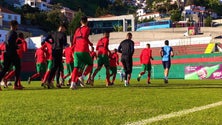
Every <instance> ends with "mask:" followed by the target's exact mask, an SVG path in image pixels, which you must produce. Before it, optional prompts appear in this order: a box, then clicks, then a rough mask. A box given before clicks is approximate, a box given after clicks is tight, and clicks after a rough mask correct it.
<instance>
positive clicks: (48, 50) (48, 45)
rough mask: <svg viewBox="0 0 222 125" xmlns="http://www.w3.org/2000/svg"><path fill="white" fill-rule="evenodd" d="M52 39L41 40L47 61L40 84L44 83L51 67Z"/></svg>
mask: <svg viewBox="0 0 222 125" xmlns="http://www.w3.org/2000/svg"><path fill="white" fill-rule="evenodd" d="M51 43H52V40H51V39H49V40H48V41H47V42H43V43H42V46H43V48H44V51H45V53H46V60H47V61H46V62H47V69H46V72H45V74H44V77H43V80H42V85H45V84H46V81H47V79H48V77H49V74H50V71H51V69H52V45H51Z"/></svg>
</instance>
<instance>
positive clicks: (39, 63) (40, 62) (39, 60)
mask: <svg viewBox="0 0 222 125" xmlns="http://www.w3.org/2000/svg"><path fill="white" fill-rule="evenodd" d="M35 59H36V71H37V73H35V74H34V75H32V76H31V77H29V78H28V83H29V84H30V83H31V81H32V80H33V79H36V78H38V77H40V76H43V75H44V73H45V70H46V53H45V49H44V47H43V46H41V47H40V48H38V49H37V50H36V52H35Z"/></svg>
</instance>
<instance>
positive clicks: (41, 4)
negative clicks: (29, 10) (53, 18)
mask: <svg viewBox="0 0 222 125" xmlns="http://www.w3.org/2000/svg"><path fill="white" fill-rule="evenodd" d="M12 1H13V2H12ZM6 2H7V3H9V4H12V3H13V5H14V7H22V6H23V5H25V4H28V5H29V6H31V7H36V8H39V10H41V11H49V10H51V6H52V5H51V4H50V2H51V0H6Z"/></svg>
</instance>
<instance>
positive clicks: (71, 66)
mask: <svg viewBox="0 0 222 125" xmlns="http://www.w3.org/2000/svg"><path fill="white" fill-rule="evenodd" d="M66 66H67V72H68V73H69V74H70V73H72V70H73V68H74V64H73V62H72V63H66Z"/></svg>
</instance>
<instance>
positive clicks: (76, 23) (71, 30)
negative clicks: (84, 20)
mask: <svg viewBox="0 0 222 125" xmlns="http://www.w3.org/2000/svg"><path fill="white" fill-rule="evenodd" d="M82 15H85V14H84V13H83V12H82V11H81V10H79V11H78V12H77V13H76V14H75V17H74V18H73V20H72V21H71V23H70V24H69V29H68V34H70V35H73V34H74V32H75V31H76V29H77V28H78V27H80V19H81V16H82Z"/></svg>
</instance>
